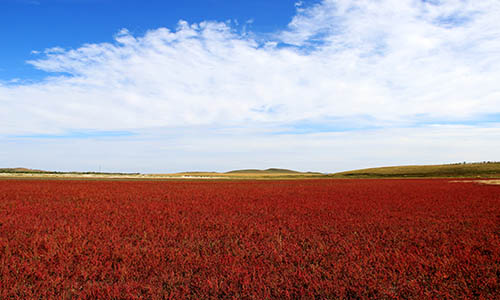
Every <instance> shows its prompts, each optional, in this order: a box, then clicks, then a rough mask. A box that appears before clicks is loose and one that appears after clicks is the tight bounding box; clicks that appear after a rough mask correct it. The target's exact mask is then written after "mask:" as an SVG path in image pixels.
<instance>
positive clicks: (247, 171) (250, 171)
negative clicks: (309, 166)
mask: <svg viewBox="0 0 500 300" xmlns="http://www.w3.org/2000/svg"><path fill="white" fill-rule="evenodd" d="M225 174H262V175H266V174H302V173H301V172H298V171H294V170H288V169H278V168H270V169H266V170H258V169H244V170H234V171H229V172H226V173H225Z"/></svg>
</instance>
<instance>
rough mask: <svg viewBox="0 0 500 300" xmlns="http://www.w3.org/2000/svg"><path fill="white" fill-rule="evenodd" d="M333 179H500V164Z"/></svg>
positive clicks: (399, 169) (366, 172) (379, 171)
mask: <svg viewBox="0 0 500 300" xmlns="http://www.w3.org/2000/svg"><path fill="white" fill-rule="evenodd" d="M329 177H332V178H446V177H450V178H474V177H480V178H500V162H483V163H458V164H446V165H423V166H394V167H381V168H370V169H361V170H354V171H347V172H340V173H335V174H330V175H329Z"/></svg>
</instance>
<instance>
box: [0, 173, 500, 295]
mask: <svg viewBox="0 0 500 300" xmlns="http://www.w3.org/2000/svg"><path fill="white" fill-rule="evenodd" d="M499 280H500V186H486V185H479V184H476V183H472V182H459V183H453V182H450V180H303V181H239V182H237V181H231V182H226V181H207V182H200V181H192V182H185V181H184V182H183V181H179V182H174V181H162V182H160V181H157V182H145V181H131V182H123V181H36V180H33V181H28V180H26V181H24V180H23V181H21V180H19V181H18V180H1V181H0V298H1V299H39V298H43V299H70V298H83V299H92V298H99V299H105V298H109V299H111V298H113V299H138V298H144V299H207V298H213V299H215V298H222V299H273V298H275V299H314V298H317V299H375V298H376V299H393V298H401V299H434V298H445V299H464V298H469V299H470V298H478V299H494V298H497V299H498V298H500V288H499V284H500V282H499Z"/></svg>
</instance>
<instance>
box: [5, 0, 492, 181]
mask: <svg viewBox="0 0 500 300" xmlns="http://www.w3.org/2000/svg"><path fill="white" fill-rule="evenodd" d="M499 17H500V2H498V1H497V0H483V1H479V2H478V1H472V0H443V1H414V0H398V1H396V0H377V1H375V0H362V1H350V0H315V1H263V0H258V1H240V0H237V1H222V0H204V1H194V0H189V1H182V2H172V1H132V0H125V1H113V0H102V1H97V0H66V1H63V0H46V1H44V0H38V1H32V0H6V1H2V2H1V3H0V28H1V29H0V33H1V35H2V47H1V49H0V54H1V55H0V144H1V145H2V147H0V167H17V166H23V167H31V168H36V169H47V170H60V171H63V170H67V171H73V170H80V171H95V170H97V168H98V167H99V166H102V170H103V171H119V172H174V171H186V170H215V171H227V170H231V169H239V168H269V167H282V168H291V169H297V170H304V171H322V172H334V171H340V170H347V169H355V168H363V167H373V166H383V165H399V164H429V163H452V162H457V161H483V160H489V161H492V160H500V158H499V157H498V153H497V152H498V151H496V149H499V147H500V118H499V116H500V87H499V84H498V79H499V78H500V27H499V26H497V20H498V18H499Z"/></svg>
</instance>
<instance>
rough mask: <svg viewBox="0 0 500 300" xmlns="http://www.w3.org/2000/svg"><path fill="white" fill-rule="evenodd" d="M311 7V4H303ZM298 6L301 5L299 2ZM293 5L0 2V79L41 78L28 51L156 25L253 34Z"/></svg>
mask: <svg viewBox="0 0 500 300" xmlns="http://www.w3.org/2000/svg"><path fill="white" fill-rule="evenodd" d="M305 2H309V3H313V2H312V1H305ZM305 2H304V3H305ZM294 3H295V2H294V1H287V0H277V1H266V0H255V1H245V0H233V1H223V0H184V1H152V0H143V1H139V0H121V1H117V0H99V1H98V0H37V1H35V0H4V1H2V2H1V3H0V8H1V9H0V28H2V29H1V30H0V33H1V34H2V37H3V39H4V41H6V43H5V44H4V45H3V46H2V55H1V56H0V80H11V79H14V78H20V79H31V80H33V79H41V78H43V77H44V76H46V74H44V73H43V72H40V71H37V70H36V69H34V68H33V67H32V66H30V65H27V64H26V63H25V62H26V61H27V60H29V59H32V54H31V52H32V51H33V50H35V51H36V50H42V51H43V50H44V49H47V48H51V47H54V45H57V46H59V47H63V48H78V47H80V46H81V45H82V44H85V43H101V42H111V41H112V40H113V36H114V35H115V34H116V33H117V32H118V31H119V30H120V29H122V28H127V29H128V30H129V31H130V32H131V33H132V34H134V35H143V34H144V33H145V32H146V31H148V30H151V29H156V28H159V27H168V28H175V27H176V26H177V23H178V22H179V20H180V19H183V20H186V21H188V22H189V23H199V22H202V21H207V20H210V21H219V22H225V21H227V20H232V21H233V22H234V21H235V20H236V21H237V22H238V23H239V24H241V27H243V26H244V25H245V23H246V22H248V21H250V22H251V24H247V27H248V29H249V30H250V29H251V30H252V31H254V32H258V33H271V32H275V31H277V30H279V29H282V28H285V27H286V26H287V24H288V22H290V20H291V19H292V17H293V16H294V14H295V6H294Z"/></svg>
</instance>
